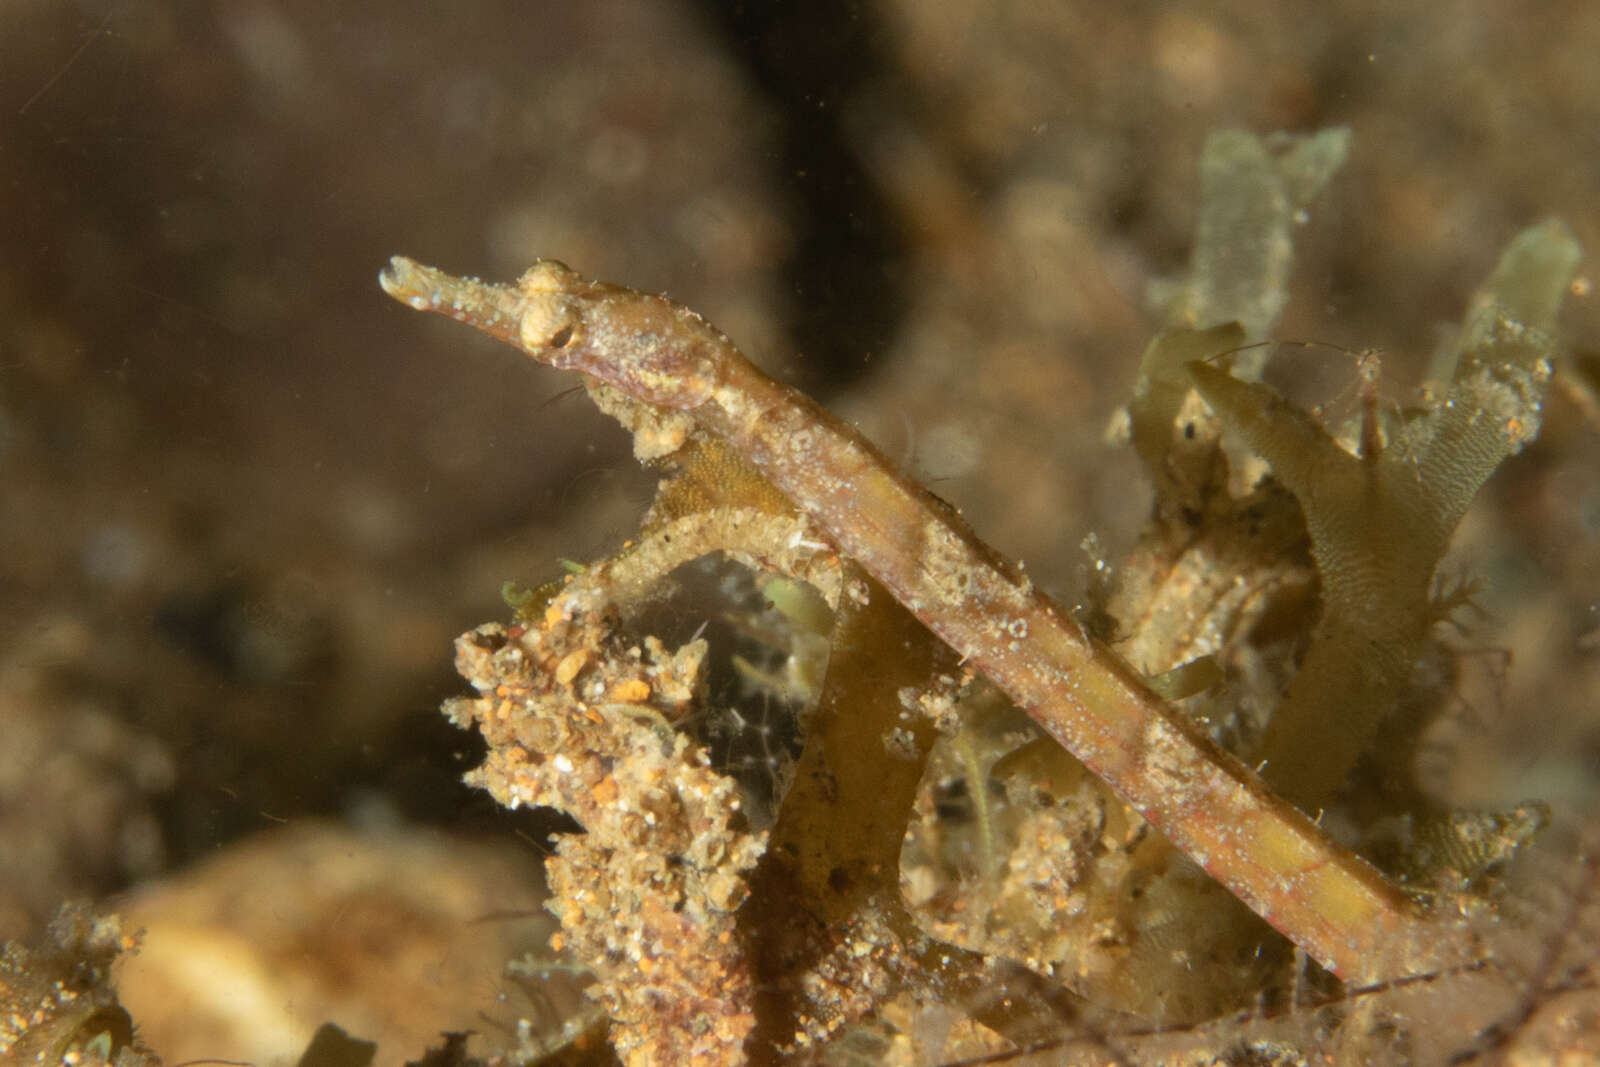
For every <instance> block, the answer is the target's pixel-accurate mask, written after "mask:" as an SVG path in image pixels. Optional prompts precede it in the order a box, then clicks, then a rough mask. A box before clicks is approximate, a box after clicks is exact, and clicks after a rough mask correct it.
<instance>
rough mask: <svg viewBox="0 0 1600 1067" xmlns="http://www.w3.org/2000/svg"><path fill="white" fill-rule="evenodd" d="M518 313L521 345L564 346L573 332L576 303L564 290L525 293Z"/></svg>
mask: <svg viewBox="0 0 1600 1067" xmlns="http://www.w3.org/2000/svg"><path fill="white" fill-rule="evenodd" d="M530 273H531V272H530ZM521 313H522V322H521V327H520V333H521V337H520V340H521V343H522V346H523V347H524V348H528V349H538V348H566V347H567V346H568V345H570V344H571V343H572V341H573V338H574V337H575V336H576V335H577V328H578V317H579V310H578V306H577V303H576V302H575V301H574V299H573V298H572V297H571V296H569V295H567V294H565V293H559V292H541V291H534V292H529V293H528V294H527V295H526V296H525V297H524V298H523V301H522V308H521Z"/></svg>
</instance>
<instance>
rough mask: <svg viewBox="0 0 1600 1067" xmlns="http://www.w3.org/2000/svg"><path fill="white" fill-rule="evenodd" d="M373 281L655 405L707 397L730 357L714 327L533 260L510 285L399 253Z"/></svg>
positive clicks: (410, 302) (674, 307)
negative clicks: (446, 269)
mask: <svg viewBox="0 0 1600 1067" xmlns="http://www.w3.org/2000/svg"><path fill="white" fill-rule="evenodd" d="M379 282H380V283H381V284H382V286H383V289H384V291H385V292H387V293H388V294H389V295H390V296H392V297H394V298H395V299H396V300H399V301H400V302H401V303H403V304H406V305H407V306H409V307H412V308H415V309H417V310H418V311H432V312H436V313H438V314H442V315H448V316H449V317H451V318H453V319H455V320H457V321H458V322H464V323H466V324H467V325H469V326H474V327H476V328H477V329H479V330H482V331H483V332H484V333H487V334H489V335H490V336H492V337H496V338H498V339H500V340H502V341H505V342H507V343H509V344H513V345H516V346H517V347H518V348H520V349H522V350H523V351H524V352H526V353H527V354H528V355H529V356H531V357H533V358H534V359H536V360H538V361H539V362H541V363H548V364H550V365H551V366H553V367H557V368H560V369H562V370H576V371H581V372H583V373H584V374H588V375H590V376H592V377H595V378H599V379H600V380H602V381H604V382H607V383H608V384H610V385H612V386H615V387H616V388H617V389H619V390H621V391H622V392H623V393H626V394H627V395H628V396H631V397H633V398H634V399H635V400H640V401H643V402H644V403H646V404H652V405H655V406H658V407H666V408H675V409H679V410H692V409H694V408H697V407H699V406H700V405H701V404H703V403H705V402H706V401H707V400H709V399H710V398H711V396H712V394H713V392H714V391H715V389H716V386H717V383H718V380H719V376H720V374H721V372H722V370H723V368H724V367H725V366H726V365H727V364H728V362H730V361H732V360H737V359H739V358H740V357H739V356H738V355H737V353H736V352H735V350H734V348H733V345H732V344H731V342H729V341H728V339H727V338H726V337H725V336H723V334H722V333H721V331H719V330H717V329H716V327H714V326H712V325H711V324H710V323H708V322H706V320H705V319H703V318H701V317H700V316H699V315H697V314H695V313H694V312H692V311H690V310H689V309H688V308H685V307H682V306H681V305H679V304H675V303H673V302H672V301H670V300H668V299H666V298H665V297H661V296H654V295H652V294H649V293H641V292H637V291H635V290H632V289H628V288H625V287H623V286H618V285H606V284H603V283H600V282H595V281H590V280H589V279H587V278H584V277H582V276H581V275H579V274H577V273H576V272H575V271H573V270H572V269H570V268H569V267H567V266H566V264H564V263H561V262H559V261H557V260H553V259H542V260H538V261H537V262H535V263H534V265H533V266H532V267H530V268H528V270H527V271H526V272H524V273H523V275H522V277H521V278H519V279H518V280H517V282H516V284H514V285H493V284H489V283H486V282H482V281H479V280H477V279H475V278H458V277H455V276H454V275H450V274H446V273H444V272H443V271H441V270H437V269H435V268H433V267H426V266H423V265H422V264H420V263H417V262H416V261H414V260H411V259H407V258H405V257H404V256H396V257H394V258H393V259H392V260H390V263H389V268H388V269H387V270H385V271H384V272H383V273H382V274H381V275H380V276H379Z"/></svg>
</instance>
